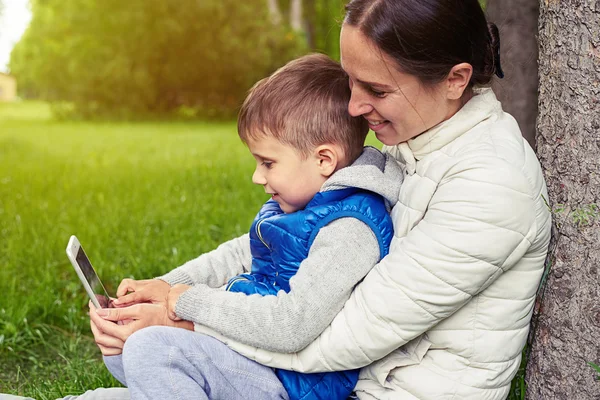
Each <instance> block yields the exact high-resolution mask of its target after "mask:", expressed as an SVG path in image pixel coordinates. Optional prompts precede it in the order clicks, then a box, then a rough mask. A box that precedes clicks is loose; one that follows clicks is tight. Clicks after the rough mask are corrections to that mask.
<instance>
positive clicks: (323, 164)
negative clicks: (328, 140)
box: [314, 144, 340, 178]
mask: <svg viewBox="0 0 600 400" xmlns="http://www.w3.org/2000/svg"><path fill="white" fill-rule="evenodd" d="M314 155H315V161H316V162H317V163H318V166H319V170H320V171H321V175H323V176H324V177H326V178H329V177H330V176H331V175H333V173H334V172H335V171H336V170H337V167H338V164H339V163H340V149H339V148H338V146H335V145H333V144H323V145H321V146H319V147H317V148H316V149H315V152H314Z"/></svg>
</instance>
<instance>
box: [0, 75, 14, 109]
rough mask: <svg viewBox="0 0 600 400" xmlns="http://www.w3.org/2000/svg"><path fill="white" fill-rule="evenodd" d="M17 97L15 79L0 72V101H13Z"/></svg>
mask: <svg viewBox="0 0 600 400" xmlns="http://www.w3.org/2000/svg"><path fill="white" fill-rule="evenodd" d="M16 98H17V79H16V78H15V77H14V76H12V75H8V74H5V73H3V72H0V102H4V101H14V100H16Z"/></svg>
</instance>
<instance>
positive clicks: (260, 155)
mask: <svg viewBox="0 0 600 400" xmlns="http://www.w3.org/2000/svg"><path fill="white" fill-rule="evenodd" d="M250 154H252V155H253V156H255V157H258V158H262V159H263V160H268V159H270V158H271V157H266V156H263V155H262V154H260V153H257V152H255V151H251V152H250Z"/></svg>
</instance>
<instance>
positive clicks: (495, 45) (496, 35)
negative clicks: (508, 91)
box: [488, 22, 504, 79]
mask: <svg viewBox="0 0 600 400" xmlns="http://www.w3.org/2000/svg"><path fill="white" fill-rule="evenodd" d="M488 32H489V35H490V44H491V47H492V57H493V62H494V73H495V74H496V76H497V77H498V78H500V79H502V78H504V71H502V65H501V64H500V32H499V31H498V27H497V26H496V24H494V23H493V22H490V23H488Z"/></svg>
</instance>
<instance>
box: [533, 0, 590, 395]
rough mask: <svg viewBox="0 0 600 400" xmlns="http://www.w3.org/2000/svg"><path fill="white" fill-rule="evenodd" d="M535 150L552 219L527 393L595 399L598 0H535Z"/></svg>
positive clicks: (535, 318)
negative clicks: (537, 0)
mask: <svg viewBox="0 0 600 400" xmlns="http://www.w3.org/2000/svg"><path fill="white" fill-rule="evenodd" d="M539 42H540V53H539V54H540V65H539V67H540V94H539V111H540V115H539V119H538V133H537V137H536V139H537V152H538V156H539V158H540V161H541V162H542V166H543V167H544V170H545V173H546V179H547V183H548V190H549V196H550V204H551V206H552V208H553V211H554V222H555V229H554V235H553V240H552V244H551V247H550V248H551V251H550V254H549V257H548V265H550V271H549V274H548V278H547V280H546V284H545V287H542V289H541V294H540V296H539V297H538V303H537V304H536V308H535V310H534V318H533V325H532V331H531V335H530V339H531V343H530V347H529V348H530V357H529V360H528V364H527V381H528V386H527V395H528V398H530V399H576V400H586V399H590V400H591V399H600V382H599V381H598V380H597V378H596V376H597V373H596V372H595V371H594V370H593V369H592V368H591V367H590V366H589V365H588V364H587V363H588V362H593V363H596V364H600V213H599V208H598V207H599V206H600V157H599V155H600V135H599V130H600V1H598V0H563V1H558V0H540V22H539Z"/></svg>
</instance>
